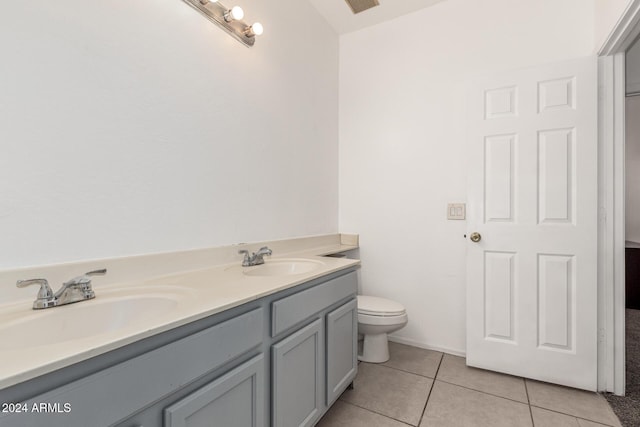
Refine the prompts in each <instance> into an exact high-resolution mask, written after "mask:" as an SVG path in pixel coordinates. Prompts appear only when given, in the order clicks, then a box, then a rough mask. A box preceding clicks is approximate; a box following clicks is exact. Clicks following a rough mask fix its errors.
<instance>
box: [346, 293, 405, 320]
mask: <svg viewBox="0 0 640 427" xmlns="http://www.w3.org/2000/svg"><path fill="white" fill-rule="evenodd" d="M358 312H359V313H362V314H368V315H371V316H376V315H377V316H396V315H401V314H404V313H405V312H406V311H405V308H404V306H403V305H402V304H400V303H399V302H396V301H391V300H388V299H386V298H379V297H372V296H368V295H358Z"/></svg>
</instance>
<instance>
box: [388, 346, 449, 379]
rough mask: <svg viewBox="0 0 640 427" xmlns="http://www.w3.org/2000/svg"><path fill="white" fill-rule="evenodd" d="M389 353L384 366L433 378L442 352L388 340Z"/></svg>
mask: <svg viewBox="0 0 640 427" xmlns="http://www.w3.org/2000/svg"><path fill="white" fill-rule="evenodd" d="M389 354H390V356H391V358H390V359H389V361H388V362H386V363H383V365H384V366H389V367H391V368H396V369H402V370H403V371H407V372H411V373H414V374H418V375H423V376H425V377H429V378H435V376H436V372H437V371H438V366H439V365H440V360H441V359H442V353H440V352H439V351H432V350H425V349H423V348H418V347H411V346H409V345H404V344H398V343H395V342H389Z"/></svg>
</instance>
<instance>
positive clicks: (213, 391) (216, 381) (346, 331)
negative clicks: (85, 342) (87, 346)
mask: <svg viewBox="0 0 640 427" xmlns="http://www.w3.org/2000/svg"><path fill="white" fill-rule="evenodd" d="M356 268H357V265H356V264H351V265H349V266H347V267H344V268H341V269H338V270H335V269H334V271H331V272H330V273H328V274H325V275H322V276H321V277H315V278H313V279H311V280H308V281H306V282H303V283H300V284H296V285H295V286H293V287H288V288H286V289H284V290H279V291H276V292H273V293H270V294H267V295H263V296H260V297H258V298H256V299H253V300H252V301H249V302H246V303H243V304H241V305H237V306H235V307H232V308H229V309H225V310H223V311H220V312H218V313H215V314H213V315H210V316H207V317H204V318H200V319H197V320H194V321H192V322H188V323H185V324H182V325H181V326H179V327H176V328H173V329H169V330H166V331H164V332H162V333H158V334H153V335H150V336H147V337H145V338H143V339H140V340H137V341H134V342H132V343H130V344H128V345H125V346H121V347H119V348H115V349H113V350H111V351H108V352H106V353H103V354H98V355H96V356H95V357H90V358H86V359H85V360H82V361H80V362H77V363H74V364H72V365H69V366H66V367H63V368H61V369H57V370H54V371H52V372H49V373H46V374H44V375H40V376H38V377H35V378H32V379H29V380H27V381H24V382H20V383H17V384H14V385H11V386H10V387H6V388H4V389H2V390H0V402H2V403H3V404H4V406H5V407H4V408H3V409H4V411H3V412H2V413H0V426H11V427H23V426H24V427H27V426H46V427H56V426H60V427H76V426H77V427H86V426H92V427H98V426H105V427H106V426H121V427H138V426H145V427H149V426H165V427H177V426H191V427H198V426H210V425H212V423H211V420H215V421H214V423H213V425H216V426H221V427H249V426H265V427H266V426H274V427H275V426H277V427H284V426H312V425H314V424H315V423H316V422H317V421H318V420H319V419H320V417H321V416H322V415H323V414H324V413H325V412H326V411H327V410H328V408H329V407H330V406H331V405H332V404H333V402H334V401H335V400H336V399H337V398H338V396H339V395H340V394H341V393H342V392H343V391H344V390H345V389H346V388H347V387H348V386H349V385H350V384H351V383H352V380H353V379H354V377H355V375H356V371H357V348H356V346H357V307H356V298H355V296H356V289H357V278H356V272H355V269H356ZM96 292H97V291H96ZM97 293H98V292H97ZM41 349H42V350H43V351H46V348H41ZM35 351H37V348H36V349H35ZM7 405H12V406H7Z"/></svg>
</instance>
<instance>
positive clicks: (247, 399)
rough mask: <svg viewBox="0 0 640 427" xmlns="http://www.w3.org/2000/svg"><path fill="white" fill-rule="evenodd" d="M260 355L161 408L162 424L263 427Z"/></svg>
mask: <svg viewBox="0 0 640 427" xmlns="http://www.w3.org/2000/svg"><path fill="white" fill-rule="evenodd" d="M264 391H265V388H264V357H263V356H262V355H259V356H256V357H254V358H253V359H251V360H249V361H248V362H246V363H244V364H242V365H240V366H239V367H237V368H236V369H234V370H232V371H231V372H228V373H227V374H225V375H223V376H222V377H220V378H218V379H217V380H215V381H213V382H211V383H210V384H208V385H206V386H204V387H202V388H201V389H199V390H197V391H196V392H194V393H192V394H190V395H188V396H187V397H185V398H184V399H182V400H180V401H178V402H176V403H175V404H173V405H171V406H169V407H168V408H166V409H165V410H164V425H165V427H263V426H264V425H265V419H264V417H265V414H264Z"/></svg>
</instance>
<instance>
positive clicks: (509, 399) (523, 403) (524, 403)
mask: <svg viewBox="0 0 640 427" xmlns="http://www.w3.org/2000/svg"><path fill="white" fill-rule="evenodd" d="M523 379H524V378H523ZM437 381H440V382H441V383H445V384H449V385H452V386H456V387H460V388H464V389H465V390H471V391H475V392H476V393H482V394H486V395H488V396H493V397H497V398H498V399H504V400H508V401H509V402H514V403H519V404H521V405H528V403H527V402H523V401H521V400H515V399H511V398H509V397H504V396H500V395H498V394H493V393H489V392H486V391H482V390H477V389H475V388H471V387H467V386H464V385H460V384H456V383H452V382H449V381H445V380H437ZM527 399H528V396H527Z"/></svg>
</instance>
